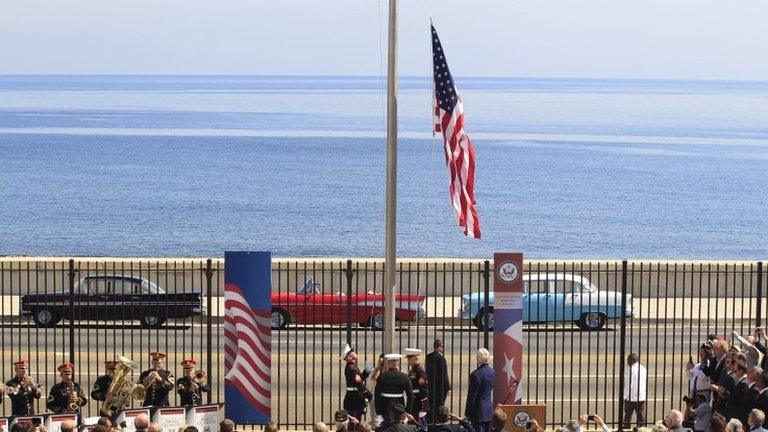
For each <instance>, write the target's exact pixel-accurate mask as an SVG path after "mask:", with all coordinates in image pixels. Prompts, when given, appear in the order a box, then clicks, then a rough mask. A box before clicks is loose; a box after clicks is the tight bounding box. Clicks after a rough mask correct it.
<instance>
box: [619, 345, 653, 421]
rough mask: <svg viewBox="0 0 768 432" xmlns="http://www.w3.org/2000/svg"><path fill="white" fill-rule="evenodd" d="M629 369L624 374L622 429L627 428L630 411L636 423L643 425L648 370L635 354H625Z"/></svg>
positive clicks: (630, 417) (630, 416)
mask: <svg viewBox="0 0 768 432" xmlns="http://www.w3.org/2000/svg"><path fill="white" fill-rule="evenodd" d="M627 366H629V369H628V370H627V372H626V373H625V376H624V425H623V427H624V429H629V428H630V426H629V424H630V422H631V420H632V413H635V414H636V415H637V425H638V426H645V400H646V392H647V388H648V370H647V369H646V368H645V366H643V365H641V364H640V361H639V358H638V356H637V354H635V353H632V354H630V355H628V356H627Z"/></svg>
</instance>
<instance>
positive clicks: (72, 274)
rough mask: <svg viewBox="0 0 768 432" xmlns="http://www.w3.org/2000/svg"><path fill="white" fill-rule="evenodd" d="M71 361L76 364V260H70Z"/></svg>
mask: <svg viewBox="0 0 768 432" xmlns="http://www.w3.org/2000/svg"><path fill="white" fill-rule="evenodd" d="M69 362H70V363H72V364H75V260H74V259H71V258H70V260H69Z"/></svg>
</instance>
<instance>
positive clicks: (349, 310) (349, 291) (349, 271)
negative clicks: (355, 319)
mask: <svg viewBox="0 0 768 432" xmlns="http://www.w3.org/2000/svg"><path fill="white" fill-rule="evenodd" d="M344 273H345V274H346V275H347V345H349V346H352V260H351V259H348V260H347V268H346V270H344Z"/></svg>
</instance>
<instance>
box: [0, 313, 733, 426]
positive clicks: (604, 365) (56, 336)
mask: <svg viewBox="0 0 768 432" xmlns="http://www.w3.org/2000/svg"><path fill="white" fill-rule="evenodd" d="M618 324H619V323H618V322H616V323H609V324H608V325H607V326H606V328H605V329H603V330H602V331H598V332H582V331H579V330H578V329H576V328H575V327H573V326H572V325H539V326H536V325H531V326H526V327H524V338H525V346H526V353H525V356H524V359H523V361H524V366H523V369H524V382H523V384H522V385H523V388H524V389H525V395H526V397H525V401H526V402H528V403H543V404H546V405H547V407H548V415H547V417H548V421H549V422H550V425H551V424H552V423H562V422H564V421H566V420H568V419H569V418H573V417H576V416H577V415H578V414H579V413H598V414H600V415H602V416H603V418H605V419H606V420H608V421H616V420H617V419H618V416H617V413H616V407H617V396H618V388H619V377H620V373H621V366H620V363H621V358H620V350H621V341H620V334H621V333H620V331H619V327H618ZM212 330H213V333H212V335H211V350H210V352H211V356H210V360H211V364H212V369H211V370H210V371H209V373H210V375H211V382H212V384H213V387H214V392H213V395H212V399H213V400H214V401H217V400H222V399H223V393H224V387H223V385H222V378H223V375H224V354H223V344H224V339H223V327H222V325H221V324H213V325H212ZM738 330H741V329H740V328H739V329H738ZM726 332H727V333H730V328H727V329H726V328H724V327H723V324H720V325H719V326H717V325H716V324H715V323H714V322H709V323H708V324H707V323H705V324H704V325H700V323H697V322H674V321H673V322H668V323H666V324H656V323H650V322H641V321H635V322H633V323H632V324H631V326H629V327H628V328H627V339H626V342H627V344H626V347H625V352H626V353H627V354H628V353H629V352H638V353H639V354H640V358H641V362H642V363H643V364H646V365H647V366H648V373H649V392H648V409H647V412H648V418H649V420H652V419H660V418H662V416H663V413H664V412H665V411H666V410H667V409H670V408H673V407H674V408H681V407H682V402H681V400H680V397H681V396H682V395H683V394H684V391H685V386H686V383H687V381H686V378H685V375H684V369H683V366H684V363H685V362H686V361H687V360H688V356H689V355H690V354H691V353H693V354H694V355H695V351H696V347H697V346H698V344H699V343H700V342H701V341H703V340H705V339H706V336H707V334H709V333H718V334H725V333H726ZM74 336H75V338H74V341H75V347H76V351H75V359H74V360H75V363H76V365H77V368H78V369H77V373H76V375H77V379H78V380H79V381H80V382H81V383H83V384H84V385H86V386H87V387H89V389H90V387H91V385H92V384H93V382H94V381H95V379H96V377H97V376H98V375H100V374H101V373H103V370H102V364H103V361H104V360H105V359H108V358H112V357H113V356H114V355H116V354H122V355H126V356H127V357H130V358H132V359H134V360H137V361H140V362H141V368H147V367H148V362H149V359H148V356H147V355H146V353H147V352H149V351H155V350H160V351H164V352H166V353H167V354H168V356H169V366H170V367H171V368H174V369H175V371H176V374H177V375H178V374H179V373H180V372H181V368H180V367H179V366H178V363H179V362H180V361H181V360H183V359H185V358H190V357H193V358H196V359H198V361H199V364H202V366H203V368H207V362H208V358H209V357H208V354H207V353H208V337H207V333H206V325H205V324H199V323H196V324H178V325H177V324H173V323H171V324H170V325H167V326H165V327H163V328H162V329H160V330H146V329H141V328H139V327H138V326H132V325H127V326H124V325H119V323H113V324H111V325H108V326H105V325H104V324H101V325H80V326H78V327H77V328H76V329H75V332H74ZM382 337H383V333H382V332H373V331H370V330H365V329H358V328H354V329H353V330H352V332H351V342H352V345H353V346H354V347H356V348H357V349H358V351H359V352H360V353H361V358H362V359H363V360H367V361H371V362H374V361H375V360H376V357H377V356H378V353H380V351H381V346H382ZM395 337H396V345H397V346H399V347H401V348H406V347H418V348H421V349H423V350H425V352H427V351H430V350H431V344H432V341H433V340H434V339H435V338H436V337H437V338H441V339H444V340H445V343H446V346H447V352H446V358H447V361H448V365H449V368H450V374H451V378H452V381H453V395H452V397H450V398H449V400H448V404H449V405H450V406H451V408H452V409H453V411H454V412H456V413H460V414H461V413H463V403H464V400H463V399H464V395H465V391H466V388H467V380H468V378H467V376H468V374H469V373H470V372H471V370H472V369H474V367H475V364H474V355H473V354H474V352H475V351H476V350H477V349H478V348H479V347H481V346H483V345H484V343H483V337H484V335H483V333H482V332H480V331H477V330H476V329H474V328H471V327H469V326H463V327H416V326H412V327H411V328H402V329H400V330H399V331H397V333H396V336H395ZM69 338H70V334H69V329H68V327H67V326H66V324H64V325H60V326H59V327H56V328H53V329H40V328H37V327H34V326H30V325H27V324H25V323H11V324H8V325H6V326H4V327H3V328H2V330H1V331H0V343H1V344H2V351H0V359H1V360H2V365H3V369H2V371H3V375H2V378H3V379H4V380H7V379H10V377H11V373H12V372H11V361H12V360H14V359H17V358H27V359H29V360H30V362H31V370H32V373H33V375H34V376H36V377H37V378H38V380H39V382H41V383H43V384H44V385H45V387H46V391H47V389H50V387H51V385H53V383H54V382H55V379H56V376H57V374H56V372H55V366H56V365H58V364H60V363H62V362H64V361H67V360H69V357H70V352H69ZM346 340H347V332H346V329H345V328H343V327H335V328H316V327H291V328H289V329H287V330H281V331H275V332H273V341H272V387H273V403H272V406H273V418H274V419H275V420H276V421H278V422H279V423H280V424H281V425H285V426H289V427H292V426H293V425H297V426H298V427H300V428H302V427H305V426H307V425H310V424H311V423H312V422H314V421H316V420H318V419H323V420H326V421H329V420H330V419H331V417H332V414H333V411H334V410H335V409H337V408H339V407H340V405H341V400H342V398H343V382H342V371H343V363H342V361H341V360H340V359H339V355H340V351H341V349H342V347H343V346H344V344H345V343H346ZM492 340H493V335H492V334H490V345H491V347H492V344H493V342H492ZM138 373H139V371H136V372H135V373H134V377H136V376H138ZM371 387H372V385H371ZM172 401H173V399H172ZM43 405H44V399H43V400H41V402H40V406H39V407H38V408H39V409H42V408H43ZM0 408H1V409H3V410H4V414H6V415H7V414H8V410H9V404H7V403H6V404H3V405H2V406H0ZM95 412H96V405H95V404H94V403H91V404H90V405H89V406H88V409H87V411H86V414H88V415H94V413H95Z"/></svg>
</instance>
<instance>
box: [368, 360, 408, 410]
mask: <svg viewBox="0 0 768 432" xmlns="http://www.w3.org/2000/svg"><path fill="white" fill-rule="evenodd" d="M403 392H405V396H406V397H407V398H408V401H410V399H411V398H413V388H412V387H411V380H410V379H408V375H406V374H404V373H402V372H400V371H399V370H397V369H390V370H388V371H384V372H382V374H381V375H380V376H379V379H378V380H376V388H375V389H374V396H375V397H374V399H375V400H376V414H381V415H382V416H385V417H386V416H388V415H389V412H390V411H391V410H392V405H393V404H395V403H400V404H403V405H404V406H408V405H407V404H406V403H404V402H405V401H404V400H403V397H402V396H399V397H398V395H402V394H403Z"/></svg>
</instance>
